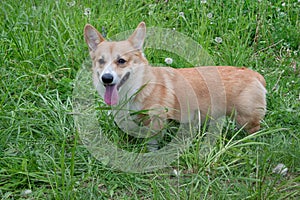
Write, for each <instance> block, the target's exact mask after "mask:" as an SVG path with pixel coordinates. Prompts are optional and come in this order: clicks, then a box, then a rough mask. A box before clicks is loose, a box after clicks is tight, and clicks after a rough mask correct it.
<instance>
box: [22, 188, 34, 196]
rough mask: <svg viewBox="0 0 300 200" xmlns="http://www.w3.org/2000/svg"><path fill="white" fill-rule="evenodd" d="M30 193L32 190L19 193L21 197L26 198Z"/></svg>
mask: <svg viewBox="0 0 300 200" xmlns="http://www.w3.org/2000/svg"><path fill="white" fill-rule="evenodd" d="M31 193H32V190H30V189H26V190H24V191H22V192H21V195H22V196H27V195H29V194H31Z"/></svg>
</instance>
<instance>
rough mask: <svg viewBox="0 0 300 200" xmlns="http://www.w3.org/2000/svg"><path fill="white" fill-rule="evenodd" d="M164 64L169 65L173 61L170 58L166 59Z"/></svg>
mask: <svg viewBox="0 0 300 200" xmlns="http://www.w3.org/2000/svg"><path fill="white" fill-rule="evenodd" d="M165 63H167V64H168V65H171V64H172V63H173V59H172V58H166V59H165Z"/></svg>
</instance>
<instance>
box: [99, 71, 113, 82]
mask: <svg viewBox="0 0 300 200" xmlns="http://www.w3.org/2000/svg"><path fill="white" fill-rule="evenodd" d="M101 79H102V82H103V83H105V84H110V83H112V82H113V80H114V77H113V75H111V74H109V73H106V74H103V75H102V77H101Z"/></svg>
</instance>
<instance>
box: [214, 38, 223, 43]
mask: <svg viewBox="0 0 300 200" xmlns="http://www.w3.org/2000/svg"><path fill="white" fill-rule="evenodd" d="M215 42H216V43H222V42H223V39H222V38H221V37H216V38H215Z"/></svg>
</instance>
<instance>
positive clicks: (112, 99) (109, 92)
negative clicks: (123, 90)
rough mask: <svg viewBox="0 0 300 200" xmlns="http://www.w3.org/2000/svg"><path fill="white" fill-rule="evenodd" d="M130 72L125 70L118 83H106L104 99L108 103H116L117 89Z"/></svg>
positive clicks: (117, 99) (117, 97)
mask: <svg viewBox="0 0 300 200" xmlns="http://www.w3.org/2000/svg"><path fill="white" fill-rule="evenodd" d="M129 76H130V72H127V73H126V74H125V75H124V76H123V77H122V79H121V80H120V82H119V83H118V84H107V85H104V86H105V94H104V101H105V103H106V104H108V105H116V104H117V103H118V101H119V92H118V91H119V89H120V87H122V86H123V85H124V83H125V82H126V81H127V80H128V78H129Z"/></svg>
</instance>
